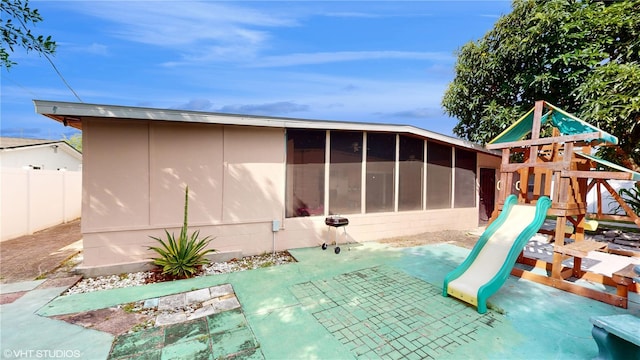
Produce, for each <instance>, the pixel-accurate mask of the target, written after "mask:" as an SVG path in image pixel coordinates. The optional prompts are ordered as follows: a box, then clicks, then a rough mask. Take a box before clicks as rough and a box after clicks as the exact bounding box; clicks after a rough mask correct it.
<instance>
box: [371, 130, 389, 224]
mask: <svg viewBox="0 0 640 360" xmlns="http://www.w3.org/2000/svg"><path fill="white" fill-rule="evenodd" d="M395 163H396V135H395V134H383V133H367V191H366V208H365V211H366V212H367V213H374V212H387V211H394V209H395V198H394V196H395V192H394V185H395Z"/></svg>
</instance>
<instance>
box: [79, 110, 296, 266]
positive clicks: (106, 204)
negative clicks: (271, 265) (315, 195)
mask: <svg viewBox="0 0 640 360" xmlns="http://www.w3.org/2000/svg"><path fill="white" fill-rule="evenodd" d="M83 137H84V139H85V144H86V145H85V146H84V148H83V149H84V158H85V167H84V173H85V180H86V181H85V183H84V192H85V196H84V198H83V200H84V201H83V211H82V231H83V236H84V262H85V263H84V265H85V266H89V267H90V266H102V265H109V264H116V263H128V262H136V261H142V260H145V259H148V258H150V257H151V256H152V255H153V253H152V252H150V251H149V250H148V249H147V247H148V246H151V245H155V242H154V241H153V240H152V239H150V237H149V236H157V237H164V229H165V228H166V229H168V230H169V232H174V233H176V234H177V233H179V229H180V226H181V225H182V220H183V211H184V207H183V206H184V188H185V186H189V226H190V229H191V230H198V229H200V230H201V235H202V236H207V235H211V236H213V237H215V240H214V241H213V242H212V247H213V248H215V249H216V250H219V251H234V250H238V249H242V250H243V252H245V253H248V254H256V253H261V252H265V251H269V249H271V243H272V233H271V223H272V221H273V220H280V221H282V218H283V216H284V210H283V209H284V176H285V165H284V148H283V147H284V142H283V139H284V130H283V129H273V128H258V127H241V126H220V125H211V124H207V125H204V124H179V123H161V122H148V121H144V122H141V121H127V120H103V119H89V120H87V121H86V122H85V124H84V127H83Z"/></svg>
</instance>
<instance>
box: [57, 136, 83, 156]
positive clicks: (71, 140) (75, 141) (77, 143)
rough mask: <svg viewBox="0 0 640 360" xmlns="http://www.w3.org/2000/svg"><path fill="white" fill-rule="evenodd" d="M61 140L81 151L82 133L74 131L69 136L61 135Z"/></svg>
mask: <svg viewBox="0 0 640 360" xmlns="http://www.w3.org/2000/svg"><path fill="white" fill-rule="evenodd" d="M62 140H64V141H66V142H67V143H68V144H69V145H71V146H72V147H73V148H74V149H76V150H78V151H80V152H82V133H76V134H73V135H71V136H70V137H67V136H66V135H63V138H62Z"/></svg>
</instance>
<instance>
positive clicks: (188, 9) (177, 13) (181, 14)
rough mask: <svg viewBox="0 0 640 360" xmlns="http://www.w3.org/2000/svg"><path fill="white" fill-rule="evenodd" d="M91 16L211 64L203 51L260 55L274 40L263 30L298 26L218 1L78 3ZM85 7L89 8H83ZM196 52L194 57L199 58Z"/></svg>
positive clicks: (119, 32) (116, 30) (124, 34)
mask: <svg viewBox="0 0 640 360" xmlns="http://www.w3.org/2000/svg"><path fill="white" fill-rule="evenodd" d="M78 4H79V5H81V6H79V7H76V8H74V9H77V10H80V11H82V12H83V13H86V14H88V15H91V16H94V17H97V18H101V19H104V20H107V21H109V22H111V23H113V24H114V26H111V27H108V28H106V31H107V32H110V33H111V34H113V35H114V36H116V37H119V38H122V39H125V40H128V41H134V42H138V43H143V44H150V45H155V46H160V47H165V48H170V49H175V50H178V51H181V52H183V53H184V54H185V55H184V60H191V61H193V60H202V59H204V60H206V59H207V58H206V57H204V56H202V55H198V53H200V54H201V53H203V52H204V51H203V49H204V50H209V49H217V52H218V53H227V54H228V53H232V52H233V51H234V50H235V49H238V48H239V47H244V48H245V53H247V52H248V53H255V52H256V51H257V50H258V49H260V47H261V46H263V44H264V42H265V41H266V40H267V39H268V38H269V35H268V33H267V32H266V31H265V30H264V29H268V28H273V27H289V26H296V25H297V23H296V21H295V20H294V19H291V18H288V17H286V16H284V15H281V16H279V15H275V14H272V13H267V12H263V11H259V10H256V9H252V8H248V7H244V6H238V5H235V4H230V3H219V2H189V3H188V5H187V4H185V3H184V2H180V1H170V2H145V1H135V2H134V1H96V2H93V1H92V2H86V3H78ZM82 5H84V6H82ZM194 54H195V55H194Z"/></svg>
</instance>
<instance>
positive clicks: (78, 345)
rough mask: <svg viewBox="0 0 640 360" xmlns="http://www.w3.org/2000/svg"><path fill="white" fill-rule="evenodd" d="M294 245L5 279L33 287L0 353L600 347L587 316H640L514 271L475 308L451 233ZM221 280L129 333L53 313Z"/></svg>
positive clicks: (634, 308)
mask: <svg viewBox="0 0 640 360" xmlns="http://www.w3.org/2000/svg"><path fill="white" fill-rule="evenodd" d="M329 250H331V249H329ZM290 252H291V254H292V255H293V256H294V257H295V258H296V259H297V260H298V262H297V263H292V264H287V265H281V266H276V267H270V268H264V269H258V270H251V271H244V272H237V273H230V274H222V275H214V276H206V277H199V278H195V279H189V280H182V281H175V282H169V283H157V284H150V285H145V286H139V287H135V288H123V289H114V290H105V291H99V292H94V293H87V294H78V295H69V296H58V295H59V294H60V293H61V292H62V291H64V290H65V288H66V287H57V288H50V289H37V288H36V289H35V290H30V291H28V290H29V288H33V287H35V286H37V285H39V283H19V284H9V285H3V286H2V293H7V292H11V290H12V287H13V288H14V289H15V288H16V287H20V286H21V287H23V289H22V290H27V293H26V294H25V295H23V296H22V297H20V298H19V299H17V300H15V301H14V302H13V303H10V304H5V305H2V306H1V307H0V311H1V316H2V332H1V337H2V343H1V345H2V349H3V358H11V357H16V356H14V355H15V354H18V355H20V354H26V353H20V352H21V351H23V352H24V351H29V350H38V349H40V350H50V351H53V350H63V351H70V352H69V354H71V355H73V354H78V355H80V356H79V357H80V358H92V359H107V358H111V359H128V358H180V357H189V358H251V359H254V358H255V359H294V358H298V359H355V358H363V359H374V358H375V359H377V358H383V359H399V358H406V359H425V358H447V359H452V358H454V359H473V358H476V359H505V358H509V359H518V358H522V359H525V358H526V359H533V358H536V359H549V358H561V359H590V358H593V357H595V356H596V355H597V353H598V349H597V346H596V343H595V341H594V340H593V338H592V337H591V329H592V324H591V322H590V321H589V318H590V317H591V316H598V315H613V314H633V315H635V316H640V299H639V297H638V294H632V295H631V297H630V302H629V308H628V309H620V308H616V307H613V306H610V305H606V304H603V303H600V302H597V301H593V300H590V299H587V298H583V297H580V296H577V295H573V294H570V293H567V292H563V291H560V290H556V289H554V288H550V287H546V286H543V285H539V284H536V283H533V282H530V281H527V280H522V279H519V278H515V277H510V278H509V279H508V280H507V282H506V283H505V285H504V286H503V287H502V288H501V290H500V291H498V292H497V293H496V294H495V295H494V296H492V297H491V298H489V303H490V306H489V312H488V313H487V314H484V315H480V314H478V313H477V312H476V310H475V308H473V307H470V306H468V305H466V304H465V303H462V302H460V301H458V300H456V299H454V298H451V297H446V298H445V297H443V296H442V295H441V289H442V281H443V279H444V276H445V275H446V274H447V273H448V272H449V271H451V270H452V269H453V268H455V267H456V266H457V265H458V264H459V263H461V262H462V261H463V260H464V258H465V256H466V255H467V254H468V252H469V250H468V249H464V248H460V247H457V246H453V245H450V244H438V245H427V246H419V247H412V248H392V247H389V246H387V245H383V244H379V243H366V244H364V245H362V246H357V247H353V248H351V250H350V251H349V250H348V249H347V248H346V247H343V251H342V252H341V253H340V254H339V255H336V254H334V252H333V251H322V250H321V249H320V248H319V247H316V248H306V249H298V250H291V251H290ZM20 284H21V285H20ZM223 284H230V285H231V286H232V288H233V291H234V292H235V295H236V297H237V299H238V300H239V302H240V305H241V307H240V308H236V309H233V310H229V311H228V312H221V313H219V314H214V315H208V316H206V317H203V318H200V319H195V320H192V321H191V322H184V323H180V324H175V325H170V326H175V328H170V327H163V328H154V329H151V330H147V331H146V332H140V333H139V334H136V335H134V337H132V336H130V335H129V336H127V335H122V336H120V337H118V338H117V339H116V338H114V336H112V335H110V334H107V333H104V332H100V331H96V330H92V329H85V328H83V327H80V326H76V325H71V324H68V323H66V322H63V321H60V320H55V319H52V318H48V317H50V316H54V315H62V314H71V313H78V312H82V311H90V310H96V309H103V308H108V307H112V306H115V305H118V304H123V303H129V302H133V301H141V300H145V299H152V298H157V297H162V296H167V295H172V294H178V293H182V292H191V291H194V290H199V289H205V288H210V287H213V286H217V285H223ZM220 314H222V315H220ZM158 329H160V330H158ZM135 336H137V337H135ZM145 341H152V342H153V343H152V345H149V344H151V343H148V342H147V343H145ZM113 344H115V346H112V345H113ZM136 344H138V345H140V344H142V345H141V346H139V347H138V348H135V346H136ZM131 349H133V350H131ZM136 349H137V350H136ZM145 349H148V350H149V351H146V350H145ZM5 351H12V353H4V352H5Z"/></svg>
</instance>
